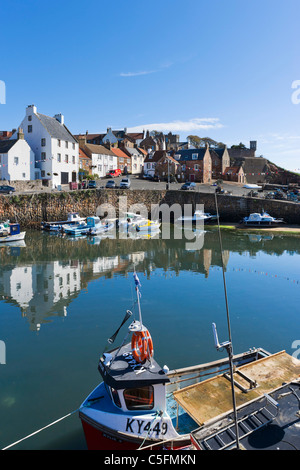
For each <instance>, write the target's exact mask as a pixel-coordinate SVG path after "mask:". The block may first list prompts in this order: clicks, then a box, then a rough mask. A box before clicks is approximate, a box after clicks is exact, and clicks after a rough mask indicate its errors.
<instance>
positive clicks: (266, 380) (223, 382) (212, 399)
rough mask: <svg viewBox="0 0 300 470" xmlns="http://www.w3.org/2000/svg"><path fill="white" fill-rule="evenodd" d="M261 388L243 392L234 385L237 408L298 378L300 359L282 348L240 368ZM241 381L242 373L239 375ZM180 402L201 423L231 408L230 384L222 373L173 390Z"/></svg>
mask: <svg viewBox="0 0 300 470" xmlns="http://www.w3.org/2000/svg"><path fill="white" fill-rule="evenodd" d="M239 370H241V371H242V372H243V373H245V374H246V375H247V376H249V377H250V378H251V379H252V380H256V381H257V384H258V387H257V388H255V389H252V390H250V391H249V392H248V393H243V392H242V391H241V390H240V389H239V388H237V387H236V388H235V395H236V404H237V407H239V406H241V405H243V404H245V403H246V402H248V401H250V400H253V399H255V398H257V397H259V396H261V395H263V394H264V393H268V392H270V391H271V390H273V389H274V388H277V387H279V386H280V385H281V384H282V383H283V382H289V381H291V380H294V379H296V378H298V377H299V375H300V361H299V360H297V359H295V358H294V357H292V356H290V355H288V354H287V353H286V352H285V351H280V352H278V353H276V354H273V355H271V356H269V357H264V358H262V359H259V360H257V361H255V362H252V363H250V364H246V365H243V366H241V367H240V368H239ZM236 380H237V381H239V376H238V375H237V376H236ZM173 395H174V398H175V400H176V401H177V402H178V404H179V405H180V406H181V407H182V408H183V409H184V410H185V411H186V412H187V413H188V414H189V415H190V416H191V417H192V418H193V419H194V420H195V421H196V423H197V424H198V425H199V426H201V425H202V424H204V423H205V422H207V421H209V420H211V419H212V418H215V417H217V416H219V415H221V414H223V413H226V412H229V411H230V410H231V409H232V393H231V383H230V382H229V381H228V380H227V379H226V378H224V377H223V376H222V375H221V376H217V377H212V378H210V379H207V380H205V381H203V382H200V383H197V384H193V385H190V386H188V387H185V388H183V389H181V390H177V391H175V392H173Z"/></svg>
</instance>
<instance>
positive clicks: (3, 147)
mask: <svg viewBox="0 0 300 470" xmlns="http://www.w3.org/2000/svg"><path fill="white" fill-rule="evenodd" d="M17 140H18V139H11V140H1V141H0V153H7V152H9V151H10V149H11V148H12V147H13V146H14V145H15V143H16V142H17Z"/></svg>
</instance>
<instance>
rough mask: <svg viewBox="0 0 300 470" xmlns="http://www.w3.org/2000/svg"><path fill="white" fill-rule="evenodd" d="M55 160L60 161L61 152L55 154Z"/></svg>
mask: <svg viewBox="0 0 300 470" xmlns="http://www.w3.org/2000/svg"><path fill="white" fill-rule="evenodd" d="M57 161H58V162H61V154H60V153H58V154H57Z"/></svg>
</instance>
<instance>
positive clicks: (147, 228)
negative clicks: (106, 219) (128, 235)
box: [117, 212, 160, 232]
mask: <svg viewBox="0 0 300 470" xmlns="http://www.w3.org/2000/svg"><path fill="white" fill-rule="evenodd" d="M117 227H118V229H119V230H120V231H130V230H131V231H136V232H155V231H156V232H157V231H159V228H160V222H159V221H158V220H149V219H147V218H146V217H143V216H142V215H140V214H136V213H134V212H126V213H125V216H124V217H123V218H122V219H118V221H117Z"/></svg>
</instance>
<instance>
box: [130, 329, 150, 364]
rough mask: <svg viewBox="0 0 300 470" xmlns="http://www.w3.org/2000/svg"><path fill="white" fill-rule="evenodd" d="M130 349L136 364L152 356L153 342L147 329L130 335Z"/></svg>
mask: <svg viewBox="0 0 300 470" xmlns="http://www.w3.org/2000/svg"><path fill="white" fill-rule="evenodd" d="M131 349H132V355H133V357H134V359H135V360H136V362H144V361H145V360H146V359H150V358H151V357H152V356H153V342H152V338H151V335H150V333H149V331H148V330H147V329H146V330H144V331H136V332H134V333H133V334H132V338H131Z"/></svg>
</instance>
